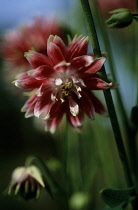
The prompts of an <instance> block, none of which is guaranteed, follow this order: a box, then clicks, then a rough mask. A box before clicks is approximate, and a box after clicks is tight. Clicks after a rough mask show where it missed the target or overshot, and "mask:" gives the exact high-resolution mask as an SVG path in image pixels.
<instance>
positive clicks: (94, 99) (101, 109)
mask: <svg viewBox="0 0 138 210" xmlns="http://www.w3.org/2000/svg"><path fill="white" fill-rule="evenodd" d="M87 94H88V95H89V97H90V98H91V100H92V103H93V105H94V108H95V112H97V113H98V114H101V115H103V114H105V113H106V110H105V107H104V105H103V104H102V103H101V102H100V100H99V99H98V98H97V97H96V96H95V95H94V94H93V93H92V92H91V91H87Z"/></svg>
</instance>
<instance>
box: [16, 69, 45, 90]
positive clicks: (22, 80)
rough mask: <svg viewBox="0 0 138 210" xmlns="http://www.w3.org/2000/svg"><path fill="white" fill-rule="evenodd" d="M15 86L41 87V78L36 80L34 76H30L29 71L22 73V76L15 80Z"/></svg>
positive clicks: (26, 88) (30, 88) (23, 87)
mask: <svg viewBox="0 0 138 210" xmlns="http://www.w3.org/2000/svg"><path fill="white" fill-rule="evenodd" d="M14 83H15V86H17V87H19V88H22V89H25V90H33V89H36V88H39V87H40V86H41V84H42V81H41V80H36V79H35V78H33V77H30V76H29V75H28V73H27V72H25V73H22V74H21V76H20V77H19V78H18V79H17V80H16V81H15V82H14Z"/></svg>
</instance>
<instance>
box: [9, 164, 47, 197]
mask: <svg viewBox="0 0 138 210" xmlns="http://www.w3.org/2000/svg"><path fill="white" fill-rule="evenodd" d="M42 187H45V184H44V181H43V178H42V175H41V172H40V170H39V169H38V168H37V167H36V166H33V165H31V166H28V167H18V168H16V169H15V170H14V171H13V173H12V177H11V182H10V185H9V190H8V194H9V195H10V194H14V195H20V196H22V197H23V198H24V199H27V200H29V199H32V198H38V197H39V194H40V189H41V188H42Z"/></svg>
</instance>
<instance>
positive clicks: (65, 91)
mask: <svg viewBox="0 0 138 210" xmlns="http://www.w3.org/2000/svg"><path fill="white" fill-rule="evenodd" d="M72 86H73V82H72V80H69V81H67V82H65V83H63V84H62V86H61V91H62V93H63V94H64V95H65V96H68V95H69V93H70V91H71V89H72Z"/></svg>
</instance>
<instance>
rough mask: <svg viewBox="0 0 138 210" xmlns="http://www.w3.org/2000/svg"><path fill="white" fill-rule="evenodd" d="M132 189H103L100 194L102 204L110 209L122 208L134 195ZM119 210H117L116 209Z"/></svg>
mask: <svg viewBox="0 0 138 210" xmlns="http://www.w3.org/2000/svg"><path fill="white" fill-rule="evenodd" d="M134 192H135V191H134V187H131V188H127V189H103V190H102V191H101V192H100V194H101V196H102V198H103V200H104V202H105V203H106V204H107V205H108V206H109V207H111V208H114V207H117V208H119V207H118V206H121V205H122V206H123V205H124V204H125V203H128V201H129V199H130V197H131V196H132V195H134ZM118 210H119V209H118Z"/></svg>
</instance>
